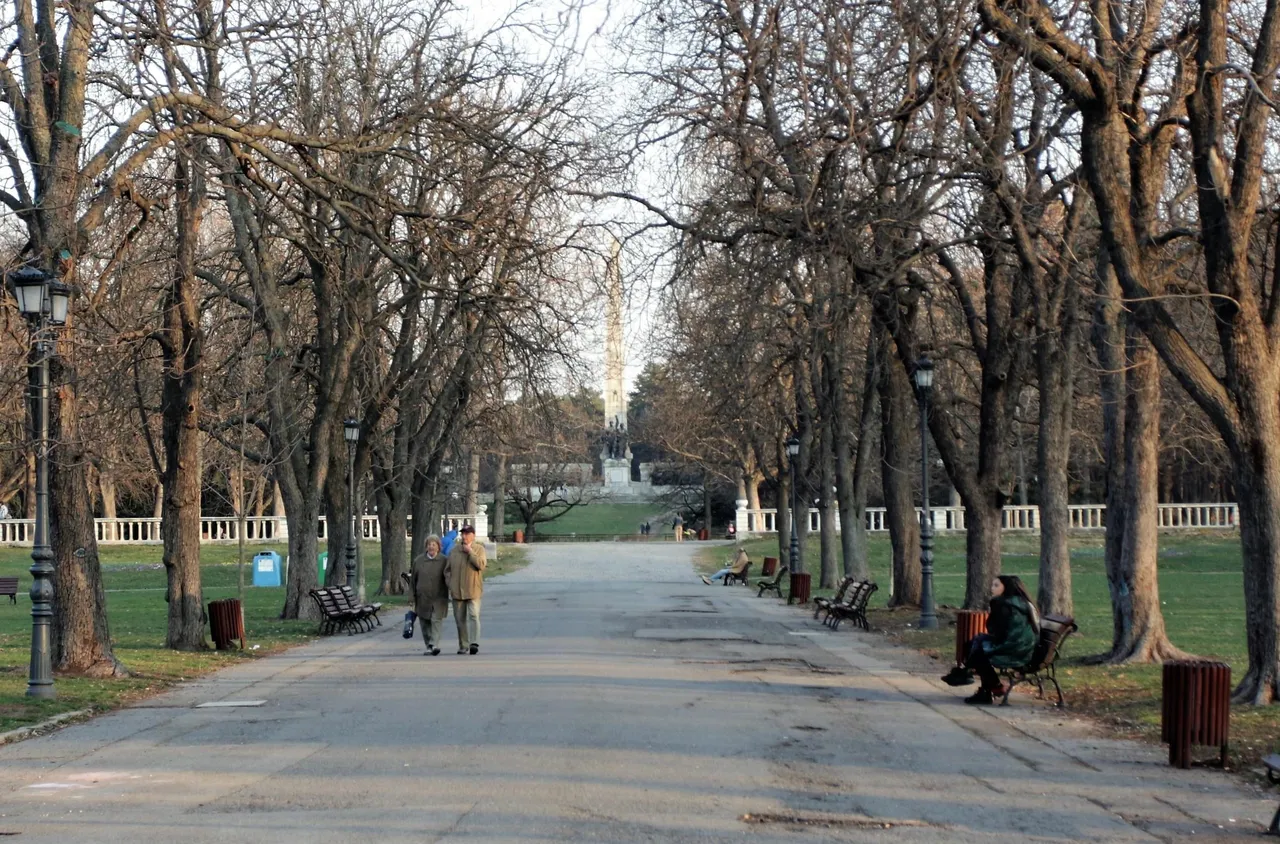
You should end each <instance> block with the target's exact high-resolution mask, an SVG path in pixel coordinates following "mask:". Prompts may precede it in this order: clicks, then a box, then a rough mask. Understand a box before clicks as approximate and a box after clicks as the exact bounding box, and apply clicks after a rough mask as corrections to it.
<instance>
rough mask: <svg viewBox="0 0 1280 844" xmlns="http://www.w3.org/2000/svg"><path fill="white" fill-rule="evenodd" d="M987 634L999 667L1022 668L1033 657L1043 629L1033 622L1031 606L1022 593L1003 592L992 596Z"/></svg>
mask: <svg viewBox="0 0 1280 844" xmlns="http://www.w3.org/2000/svg"><path fill="white" fill-rule="evenodd" d="M987 635H989V636H990V637H991V644H992V645H993V647H992V649H991V650H990V651H989V652H988V656H989V657H990V658H991V664H992V665H994V666H995V667H996V668H1021V667H1022V666H1024V665H1026V664H1027V663H1028V662H1030V661H1031V654H1032V652H1033V651H1034V650H1035V649H1036V641H1037V640H1038V639H1039V638H1040V632H1039V631H1038V630H1036V629H1035V627H1033V626H1032V621H1031V609H1030V608H1029V607H1028V606H1027V602H1026V601H1024V600H1023V599H1022V597H1021V596H1019V595H1013V596H1010V597H1006V596H1004V595H1001V596H999V597H996V598H992V599H991V614H990V615H989V616H987Z"/></svg>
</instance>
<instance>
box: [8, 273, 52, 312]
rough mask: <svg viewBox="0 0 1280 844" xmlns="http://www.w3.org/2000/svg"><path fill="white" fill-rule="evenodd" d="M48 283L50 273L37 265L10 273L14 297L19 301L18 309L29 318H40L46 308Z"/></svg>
mask: <svg viewBox="0 0 1280 844" xmlns="http://www.w3.org/2000/svg"><path fill="white" fill-rule="evenodd" d="M48 283H49V275H48V274H47V273H46V272H44V270H41V269H37V268H36V267H22V268H21V269H18V270H14V271H13V272H11V273H9V284H10V285H11V286H12V287H13V298H14V299H16V300H17V301H18V310H19V311H21V312H22V315H23V316H24V317H26V318H27V319H38V318H39V316H40V313H41V312H42V311H43V310H44V291H45V286H46V285H47V284H48Z"/></svg>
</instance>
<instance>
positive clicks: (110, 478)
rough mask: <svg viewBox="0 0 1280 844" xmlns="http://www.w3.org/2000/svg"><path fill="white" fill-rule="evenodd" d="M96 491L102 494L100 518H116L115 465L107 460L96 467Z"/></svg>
mask: <svg viewBox="0 0 1280 844" xmlns="http://www.w3.org/2000/svg"><path fill="white" fill-rule="evenodd" d="M98 491H99V492H100V493H101V495H102V518H104V519H114V518H117V516H116V513H117V512H119V511H118V509H117V507H116V500H117V498H116V474H115V466H114V464H112V463H110V462H108V461H103V464H102V465H101V466H100V467H99V468H98Z"/></svg>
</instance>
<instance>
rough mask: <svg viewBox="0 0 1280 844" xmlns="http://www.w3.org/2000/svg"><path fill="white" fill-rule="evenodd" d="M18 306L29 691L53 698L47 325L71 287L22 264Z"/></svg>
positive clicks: (59, 313) (59, 319) (60, 319)
mask: <svg viewBox="0 0 1280 844" xmlns="http://www.w3.org/2000/svg"><path fill="white" fill-rule="evenodd" d="M9 283H10V284H11V285H12V287H13V295H14V298H15V299H17V301H18V310H19V311H21V312H22V316H23V317H24V318H25V319H26V320H27V325H28V326H29V327H30V329H31V341H32V342H31V354H30V356H29V357H28V359H27V379H28V383H29V384H30V387H31V400H32V401H31V411H32V420H31V421H32V428H33V432H32V433H33V435H34V436H33V439H34V440H35V445H36V490H35V492H36V500H35V505H36V512H35V517H36V518H35V521H36V531H35V538H34V540H35V541H34V542H33V544H32V549H31V560H32V563H31V578H32V581H31V669H30V672H29V673H28V675H27V696H28V697H38V698H52V697H55V696H56V694H57V693H56V692H55V691H54V688H53V631H52V627H53V575H54V569H53V548H51V547H50V546H49V357H50V356H51V355H52V354H53V352H54V337H53V333H52V331H51V329H53V328H56V327H58V326H61V325H65V324H66V322H67V306H68V304H69V303H70V301H71V288H70V287H68V286H67V285H65V284H63V283H61V282H59V281H55V280H54V279H53V277H52V276H50V275H49V274H48V273H46V272H45V271H44V270H40V269H37V268H36V267H30V266H28V267H23V268H22V269H20V270H16V271H15V272H12V273H10V274H9Z"/></svg>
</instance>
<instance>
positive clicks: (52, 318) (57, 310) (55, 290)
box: [48, 281, 71, 325]
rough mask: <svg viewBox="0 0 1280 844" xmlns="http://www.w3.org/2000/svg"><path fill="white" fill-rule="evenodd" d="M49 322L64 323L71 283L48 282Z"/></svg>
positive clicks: (51, 323) (65, 321)
mask: <svg viewBox="0 0 1280 844" xmlns="http://www.w3.org/2000/svg"><path fill="white" fill-rule="evenodd" d="M48 289H49V324H50V325H66V324H67V309H68V308H69V306H70V305H71V285H69V284H63V283H62V282H60V281H53V282H50V283H49V288H48Z"/></svg>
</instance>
